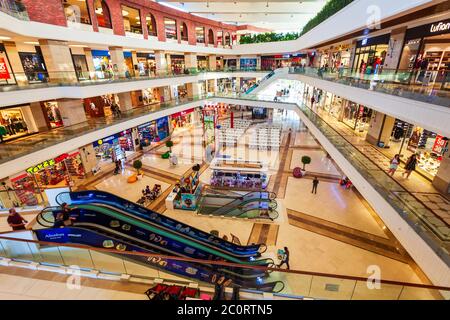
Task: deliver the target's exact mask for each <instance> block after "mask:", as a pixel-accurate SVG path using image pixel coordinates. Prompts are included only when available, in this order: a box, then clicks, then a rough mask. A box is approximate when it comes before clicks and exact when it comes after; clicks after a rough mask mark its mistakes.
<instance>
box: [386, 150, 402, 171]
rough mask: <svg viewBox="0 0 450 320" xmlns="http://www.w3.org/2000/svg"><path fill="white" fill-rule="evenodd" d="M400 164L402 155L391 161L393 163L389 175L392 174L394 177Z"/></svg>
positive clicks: (397, 155)
mask: <svg viewBox="0 0 450 320" xmlns="http://www.w3.org/2000/svg"><path fill="white" fill-rule="evenodd" d="M399 163H400V155H399V154H396V155H395V156H394V158H392V160H391V163H390V165H389V170H388V174H390V175H391V176H394V173H395V171H396V170H397V168H398V165H399Z"/></svg>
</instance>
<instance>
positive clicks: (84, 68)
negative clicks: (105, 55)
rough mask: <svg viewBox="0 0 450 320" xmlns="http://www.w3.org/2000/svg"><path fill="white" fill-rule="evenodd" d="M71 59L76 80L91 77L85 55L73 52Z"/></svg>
mask: <svg viewBox="0 0 450 320" xmlns="http://www.w3.org/2000/svg"><path fill="white" fill-rule="evenodd" d="M72 59H73V65H74V67H75V72H76V74H77V78H78V80H89V79H90V78H91V77H90V75H89V69H88V65H87V61H86V56H85V55H82V54H73V55H72Z"/></svg>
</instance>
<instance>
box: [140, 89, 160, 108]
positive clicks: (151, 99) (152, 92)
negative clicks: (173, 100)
mask: <svg viewBox="0 0 450 320" xmlns="http://www.w3.org/2000/svg"><path fill="white" fill-rule="evenodd" d="M142 99H143V101H144V104H145V105H149V104H153V103H158V102H160V101H161V96H160V93H159V90H158V88H148V89H143V90H142Z"/></svg>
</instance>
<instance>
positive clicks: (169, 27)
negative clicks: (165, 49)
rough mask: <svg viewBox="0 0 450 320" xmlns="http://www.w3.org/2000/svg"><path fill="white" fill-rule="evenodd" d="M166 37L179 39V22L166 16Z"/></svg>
mask: <svg viewBox="0 0 450 320" xmlns="http://www.w3.org/2000/svg"><path fill="white" fill-rule="evenodd" d="M164 30H165V32H166V39H177V22H176V21H175V20H174V19H170V18H164Z"/></svg>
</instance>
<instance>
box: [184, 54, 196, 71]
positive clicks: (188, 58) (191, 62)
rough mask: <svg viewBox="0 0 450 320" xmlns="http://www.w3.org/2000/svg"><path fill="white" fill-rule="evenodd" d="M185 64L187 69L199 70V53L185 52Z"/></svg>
mask: <svg viewBox="0 0 450 320" xmlns="http://www.w3.org/2000/svg"><path fill="white" fill-rule="evenodd" d="M184 64H185V67H186V69H188V70H191V69H195V70H197V66H198V65H197V55H196V54H195V53H185V54H184Z"/></svg>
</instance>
